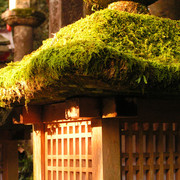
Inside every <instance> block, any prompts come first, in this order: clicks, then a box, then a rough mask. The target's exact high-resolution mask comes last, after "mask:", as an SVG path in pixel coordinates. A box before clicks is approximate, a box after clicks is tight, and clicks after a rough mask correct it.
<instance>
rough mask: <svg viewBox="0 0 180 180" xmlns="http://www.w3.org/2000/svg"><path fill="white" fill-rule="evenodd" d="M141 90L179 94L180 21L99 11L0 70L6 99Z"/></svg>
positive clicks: (0, 91)
mask: <svg viewBox="0 0 180 180" xmlns="http://www.w3.org/2000/svg"><path fill="white" fill-rule="evenodd" d="M142 91H143V92H144V93H152V92H160V93H165V94H169V95H171V94H176V95H177V96H179V95H180V21H173V20H170V19H163V18H158V17H154V16H150V15H138V14H129V13H127V12H119V11H116V10H109V9H105V10H102V11H98V12H96V13H94V14H92V15H90V16H87V17H86V18H84V19H81V20H79V21H77V22H76V23H74V24H72V25H69V26H67V27H64V28H62V29H60V31H59V32H58V33H57V34H56V35H55V36H54V38H52V39H48V40H46V41H44V42H43V45H42V46H41V47H40V48H39V49H38V50H36V51H34V52H32V53H31V54H29V55H27V56H25V57H24V58H23V60H22V61H21V62H16V63H10V64H8V66H7V67H5V68H3V69H1V70H0V95H1V101H3V102H6V103H11V102H13V101H17V100H19V101H20V100H22V99H24V98H25V99H26V100H33V99H36V100H37V99H38V100H42V101H43V102H49V101H51V100H52V101H55V100H61V99H63V98H67V97H71V96H76V95H88V94H89V95H105V94H118V93H142Z"/></svg>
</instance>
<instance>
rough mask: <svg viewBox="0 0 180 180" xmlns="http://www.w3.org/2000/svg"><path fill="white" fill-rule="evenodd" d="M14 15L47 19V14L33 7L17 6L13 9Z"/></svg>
mask: <svg viewBox="0 0 180 180" xmlns="http://www.w3.org/2000/svg"><path fill="white" fill-rule="evenodd" d="M11 11H12V12H13V13H14V15H16V16H18V17H21V18H27V17H31V16H32V17H36V18H38V19H45V16H44V14H43V13H41V12H40V11H36V10H35V9H33V8H23V9H22V8H16V9H12V10H11Z"/></svg>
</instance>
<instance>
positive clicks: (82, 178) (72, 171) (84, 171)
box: [45, 121, 92, 180]
mask: <svg viewBox="0 0 180 180" xmlns="http://www.w3.org/2000/svg"><path fill="white" fill-rule="evenodd" d="M91 136H92V134H91V122H90V121H83V122H69V123H58V124H51V125H50V124H49V125H47V126H46V136H45V142H46V143H45V152H46V153H45V161H46V163H45V172H46V173H45V174H46V175H45V176H46V180H91V179H92V148H91Z"/></svg>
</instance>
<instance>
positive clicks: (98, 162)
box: [92, 119, 121, 180]
mask: <svg viewBox="0 0 180 180" xmlns="http://www.w3.org/2000/svg"><path fill="white" fill-rule="evenodd" d="M119 137H120V136H119V120H112V119H111V120H110V119H103V120H98V121H97V120H93V121H92V149H93V150H92V151H93V180H100V179H101V180H109V179H113V180H119V179H120V177H121V173H120V138H119Z"/></svg>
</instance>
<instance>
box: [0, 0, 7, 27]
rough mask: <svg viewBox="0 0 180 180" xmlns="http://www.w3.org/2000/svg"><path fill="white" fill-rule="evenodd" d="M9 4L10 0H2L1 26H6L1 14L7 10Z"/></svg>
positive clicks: (0, 11) (0, 5) (0, 10)
mask: <svg viewBox="0 0 180 180" xmlns="http://www.w3.org/2000/svg"><path fill="white" fill-rule="evenodd" d="M8 5H9V2H8V0H0V27H1V26H5V22H3V21H2V19H1V14H2V13H3V12H5V11H6V9H7V8H8Z"/></svg>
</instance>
